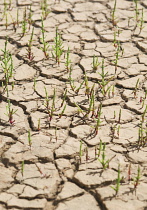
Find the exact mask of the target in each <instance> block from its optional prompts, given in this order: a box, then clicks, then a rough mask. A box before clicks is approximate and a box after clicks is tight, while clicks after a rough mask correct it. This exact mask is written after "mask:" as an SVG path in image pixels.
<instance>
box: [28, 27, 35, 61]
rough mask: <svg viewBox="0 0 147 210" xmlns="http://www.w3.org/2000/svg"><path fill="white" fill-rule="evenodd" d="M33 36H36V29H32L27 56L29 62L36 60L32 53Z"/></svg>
mask: <svg viewBox="0 0 147 210" xmlns="http://www.w3.org/2000/svg"><path fill="white" fill-rule="evenodd" d="M33 36H34V27H33V28H32V33H31V36H30V40H29V43H28V48H27V54H26V58H27V59H29V61H33V59H34V55H33V53H32V42H33Z"/></svg>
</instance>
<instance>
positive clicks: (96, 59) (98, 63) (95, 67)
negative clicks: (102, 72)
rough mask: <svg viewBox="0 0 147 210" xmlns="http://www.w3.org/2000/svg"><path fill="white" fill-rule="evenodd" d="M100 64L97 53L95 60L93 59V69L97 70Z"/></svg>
mask: <svg viewBox="0 0 147 210" xmlns="http://www.w3.org/2000/svg"><path fill="white" fill-rule="evenodd" d="M99 65H100V62H98V57H96V56H95V55H94V56H93V61H92V69H93V70H94V71H96V70H97V69H98V66H99Z"/></svg>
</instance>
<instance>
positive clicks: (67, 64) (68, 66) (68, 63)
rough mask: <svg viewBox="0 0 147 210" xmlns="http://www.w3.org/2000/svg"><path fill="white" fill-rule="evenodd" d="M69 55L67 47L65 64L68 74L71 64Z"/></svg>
mask: <svg viewBox="0 0 147 210" xmlns="http://www.w3.org/2000/svg"><path fill="white" fill-rule="evenodd" d="M69 53H70V50H69V47H68V50H67V53H66V62H65V66H66V70H67V72H69V69H70V64H71V60H70V58H69Z"/></svg>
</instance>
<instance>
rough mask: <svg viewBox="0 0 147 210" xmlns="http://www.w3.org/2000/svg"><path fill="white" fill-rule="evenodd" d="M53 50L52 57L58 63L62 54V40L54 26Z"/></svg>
mask: <svg viewBox="0 0 147 210" xmlns="http://www.w3.org/2000/svg"><path fill="white" fill-rule="evenodd" d="M53 51H54V53H52V56H53V58H55V60H56V63H58V65H60V59H61V55H62V54H63V51H64V50H63V42H62V40H61V34H60V33H59V32H58V28H56V36H55V39H54V46H53Z"/></svg>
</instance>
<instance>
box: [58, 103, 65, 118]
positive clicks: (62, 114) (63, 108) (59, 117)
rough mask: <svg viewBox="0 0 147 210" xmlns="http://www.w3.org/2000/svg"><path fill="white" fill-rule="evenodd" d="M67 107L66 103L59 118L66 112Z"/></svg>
mask: <svg viewBox="0 0 147 210" xmlns="http://www.w3.org/2000/svg"><path fill="white" fill-rule="evenodd" d="M65 109H66V104H65V106H64V107H63V110H62V111H61V113H60V114H59V118H61V117H62V116H63V114H64V112H65Z"/></svg>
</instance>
